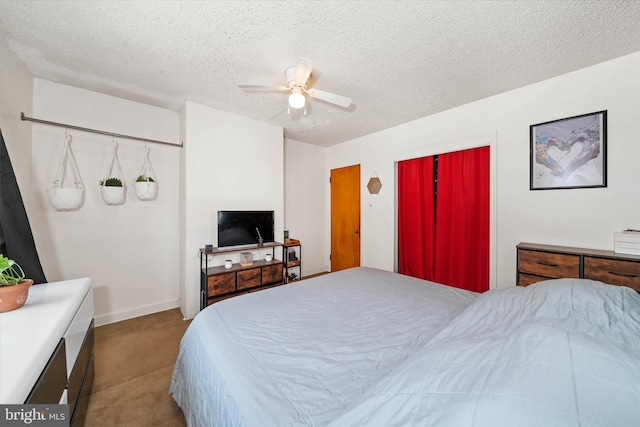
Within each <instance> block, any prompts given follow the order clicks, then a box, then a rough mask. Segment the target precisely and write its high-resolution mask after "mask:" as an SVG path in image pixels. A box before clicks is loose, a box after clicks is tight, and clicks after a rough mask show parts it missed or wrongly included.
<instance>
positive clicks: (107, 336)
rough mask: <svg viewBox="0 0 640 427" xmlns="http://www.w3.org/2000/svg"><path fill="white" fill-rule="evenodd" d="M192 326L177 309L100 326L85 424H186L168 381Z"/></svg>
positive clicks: (96, 340) (97, 331)
mask: <svg viewBox="0 0 640 427" xmlns="http://www.w3.org/2000/svg"><path fill="white" fill-rule="evenodd" d="M187 326H189V322H188V321H184V320H182V315H181V314H180V310H178V309H173V310H168V311H163V312H161V313H155V314H150V315H148V316H142V317H137V318H135V319H130V320H125V321H122V322H118V323H112V324H110V325H105V326H100V327H98V328H96V330H95V379H94V383H93V390H92V393H91V398H90V400H89V408H88V412H87V418H86V421H85V426H86V427H93V426H132V427H134V426H135V427H142V426H185V425H186V423H185V421H184V416H183V415H182V411H181V410H180V408H179V407H178V406H177V405H176V403H175V402H174V400H173V398H171V396H169V384H170V383H171V372H172V371H173V364H174V363H175V361H176V357H177V356H178V347H179V345H180V339H181V338H182V335H183V334H184V331H185V330H186V329H187Z"/></svg>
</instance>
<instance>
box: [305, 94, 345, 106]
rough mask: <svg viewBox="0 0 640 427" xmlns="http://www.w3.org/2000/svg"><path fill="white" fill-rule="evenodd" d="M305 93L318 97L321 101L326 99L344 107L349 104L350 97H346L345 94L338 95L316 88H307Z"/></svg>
mask: <svg viewBox="0 0 640 427" xmlns="http://www.w3.org/2000/svg"><path fill="white" fill-rule="evenodd" d="M307 93H308V94H309V96H310V97H312V98H316V99H320V100H322V101H327V102H330V103H332V104H336V105H339V106H341V107H344V108H347V107H348V106H349V105H351V98H347V97H346V96H340V95H336V94H334V93H329V92H325V91H323V90H318V89H309V90H308V91H307Z"/></svg>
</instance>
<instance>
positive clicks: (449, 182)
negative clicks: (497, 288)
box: [434, 147, 489, 292]
mask: <svg viewBox="0 0 640 427" xmlns="http://www.w3.org/2000/svg"><path fill="white" fill-rule="evenodd" d="M435 252H436V254H437V262H436V264H435V279H434V281H435V282H438V283H445V284H447V285H450V286H455V287H458V288H463V289H468V290H471V291H475V292H484V291H487V290H489V147H481V148H475V149H472V150H464V151H456V152H454V153H447V154H441V155H439V156H438V198H437V204H436V250H435Z"/></svg>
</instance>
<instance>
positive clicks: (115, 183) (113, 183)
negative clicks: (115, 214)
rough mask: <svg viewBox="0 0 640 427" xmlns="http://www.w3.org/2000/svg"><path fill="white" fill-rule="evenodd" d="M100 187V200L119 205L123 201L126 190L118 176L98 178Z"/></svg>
mask: <svg viewBox="0 0 640 427" xmlns="http://www.w3.org/2000/svg"><path fill="white" fill-rule="evenodd" d="M100 187H101V188H102V200H104V202H105V203H106V204H108V205H121V204H123V203H124V199H125V195H126V190H125V187H124V186H123V185H122V181H121V180H120V178H115V177H111V178H106V179H101V180H100Z"/></svg>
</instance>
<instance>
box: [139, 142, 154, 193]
mask: <svg viewBox="0 0 640 427" xmlns="http://www.w3.org/2000/svg"><path fill="white" fill-rule="evenodd" d="M144 149H145V154H144V163H143V164H142V168H141V169H140V172H139V173H138V177H137V178H136V181H135V182H134V184H133V186H134V188H135V191H136V196H137V197H138V199H140V200H153V199H155V198H156V196H157V195H158V182H157V180H156V174H155V172H154V171H153V166H151V160H149V151H150V150H149V148H147V144H145V145H144Z"/></svg>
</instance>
